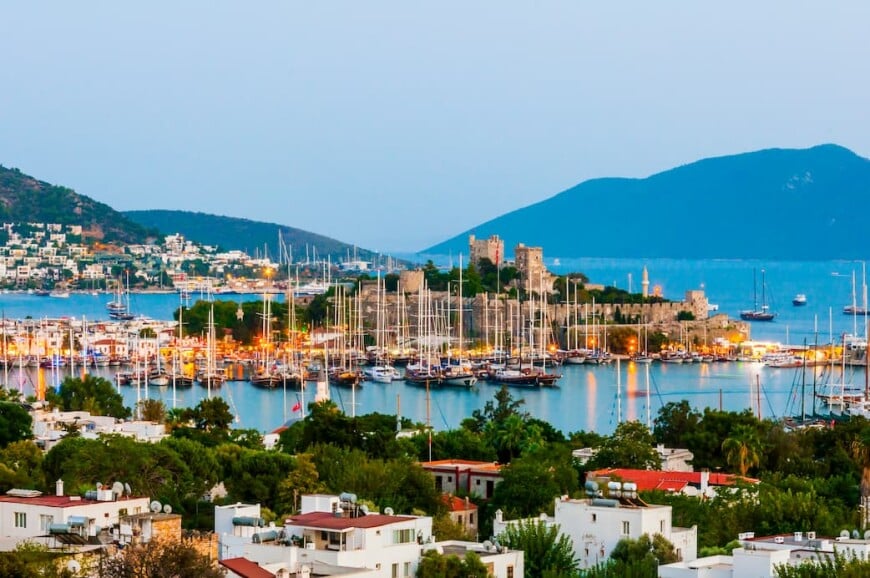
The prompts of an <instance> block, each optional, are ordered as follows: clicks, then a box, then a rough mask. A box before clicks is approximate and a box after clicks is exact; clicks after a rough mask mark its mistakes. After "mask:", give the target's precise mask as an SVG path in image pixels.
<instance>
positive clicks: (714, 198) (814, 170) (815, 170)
mask: <svg viewBox="0 0 870 578" xmlns="http://www.w3.org/2000/svg"><path fill="white" fill-rule="evenodd" d="M867 199H870V160H868V159H865V158H862V157H860V156H858V155H856V154H855V153H853V152H852V151H850V150H848V149H845V148H843V147H840V146H837V145H820V146H816V147H813V148H809V149H799V150H798V149H768V150H762V151H757V152H750V153H744V154H739V155H734V156H725V157H717V158H710V159H705V160H701V161H698V162H694V163H691V164H688V165H684V166H681V167H678V168H674V169H671V170H668V171H664V172H661V173H658V174H655V175H652V176H650V177H648V178H644V179H625V178H604V179H594V180H589V181H585V182H583V183H580V184H579V185H577V186H575V187H572V188H570V189H568V190H566V191H563V192H561V193H559V194H557V195H555V196H553V197H550V198H548V199H546V200H544V201H541V202H539V203H536V204H533V205H530V206H528V207H524V208H522V209H517V210H515V211H512V212H509V213H506V214H504V215H502V216H500V217H496V218H494V219H492V220H490V221H487V222H485V223H482V224H481V225H479V226H477V227H474V228H472V229H469V230H467V231H464V232H462V233H460V234H459V235H457V236H455V237H453V238H451V239H448V240H446V241H444V242H442V243H439V244H438V245H435V246H433V247H429V248H428V249H425V250H423V251H421V253H424V254H429V255H447V254H456V253H458V252H464V253H467V252H468V235H469V234H474V235H475V236H477V237H478V238H485V237H489V236H490V235H499V236H500V237H501V238H502V239H504V242H505V252H506V253H507V254H508V255H511V254H512V253H513V248H514V247H515V246H516V244H517V243H525V244H526V245H531V246H541V247H543V249H544V254H545V255H546V256H548V257H562V258H565V257H568V258H570V257H645V258H656V257H673V258H738V259H739V258H764V259H780V260H820V259H866V258H867V256H868V255H867V242H866V235H865V231H866V214H867V208H866V207H865V205H866V204H867V203H868V200H867Z"/></svg>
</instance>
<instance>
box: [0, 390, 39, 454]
mask: <svg viewBox="0 0 870 578" xmlns="http://www.w3.org/2000/svg"><path fill="white" fill-rule="evenodd" d="M32 427H33V418H31V417H30V414H29V413H27V410H26V409H24V408H23V407H22V406H21V405H20V404H17V403H12V402H9V401H4V402H0V447H4V448H5V447H6V446H8V445H9V444H10V443H12V442H16V441H19V440H26V439H30V438H31V437H33V430H32Z"/></svg>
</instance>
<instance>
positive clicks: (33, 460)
mask: <svg viewBox="0 0 870 578" xmlns="http://www.w3.org/2000/svg"><path fill="white" fill-rule="evenodd" d="M43 459H44V456H43V453H42V450H41V449H39V448H38V447H37V446H36V444H35V443H33V442H32V441H30V440H21V441H17V442H12V443H11V444H9V445H8V446H6V447H5V448H3V449H2V450H0V492H5V491H7V490H9V489H11V488H32V489H39V488H42V487H43V486H45V476H44V475H43V472H42V462H43Z"/></svg>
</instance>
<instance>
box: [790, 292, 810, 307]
mask: <svg viewBox="0 0 870 578" xmlns="http://www.w3.org/2000/svg"><path fill="white" fill-rule="evenodd" d="M791 304H792V305H794V306H795V307H801V306H802V305H806V304H807V296H806V295H804V294H803V293H798V294H797V295H795V296H794V299H792V300H791Z"/></svg>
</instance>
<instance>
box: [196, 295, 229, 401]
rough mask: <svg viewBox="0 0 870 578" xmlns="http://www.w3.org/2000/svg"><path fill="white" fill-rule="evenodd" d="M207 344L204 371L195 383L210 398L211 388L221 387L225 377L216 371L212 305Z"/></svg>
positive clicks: (212, 305)
mask: <svg viewBox="0 0 870 578" xmlns="http://www.w3.org/2000/svg"><path fill="white" fill-rule="evenodd" d="M206 330H207V332H208V333H207V342H206V365H205V371H202V372H201V373H200V374H199V375H198V376H197V381H199V384H200V385H202V386H205V387H206V388H208V396H209V398H210V397H211V390H212V388H217V387H220V386H222V385H223V383H224V381H225V380H226V376H225V375H224V374H223V372H221V371H218V369H217V363H216V361H215V357H216V353H215V326H214V303H212V304H211V308H210V309H209V311H208V327H207V328H206Z"/></svg>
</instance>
